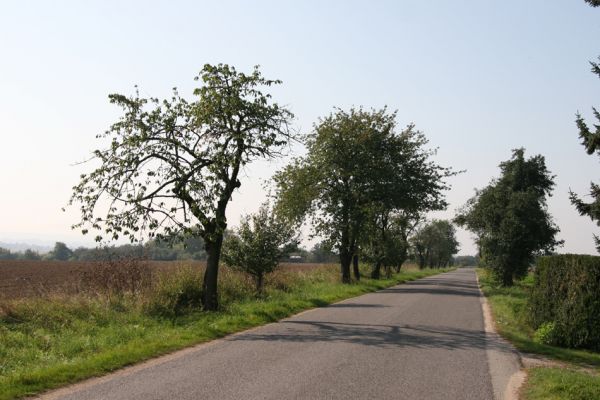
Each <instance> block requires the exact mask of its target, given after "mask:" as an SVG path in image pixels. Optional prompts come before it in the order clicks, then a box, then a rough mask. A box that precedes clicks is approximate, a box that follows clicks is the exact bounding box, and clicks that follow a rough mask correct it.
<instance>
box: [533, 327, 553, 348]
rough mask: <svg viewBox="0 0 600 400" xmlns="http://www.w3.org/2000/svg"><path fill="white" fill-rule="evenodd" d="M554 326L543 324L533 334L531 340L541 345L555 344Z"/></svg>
mask: <svg viewBox="0 0 600 400" xmlns="http://www.w3.org/2000/svg"><path fill="white" fill-rule="evenodd" d="M556 339H557V337H556V324H555V323H554V322H544V323H543V324H542V325H540V327H539V328H537V330H536V331H535V333H534V334H533V340H534V341H536V342H538V343H543V344H556Z"/></svg>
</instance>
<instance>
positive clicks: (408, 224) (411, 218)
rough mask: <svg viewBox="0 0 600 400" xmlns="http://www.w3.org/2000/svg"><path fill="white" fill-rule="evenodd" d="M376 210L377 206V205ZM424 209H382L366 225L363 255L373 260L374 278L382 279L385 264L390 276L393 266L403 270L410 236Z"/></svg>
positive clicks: (372, 274)
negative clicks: (408, 210)
mask: <svg viewBox="0 0 600 400" xmlns="http://www.w3.org/2000/svg"><path fill="white" fill-rule="evenodd" d="M375 209H376V208H375ZM420 212H421V211H418V212H407V211H405V210H401V211H393V210H391V209H387V210H386V209H383V210H382V209H381V208H380V209H379V212H376V213H375V214H374V215H372V216H371V218H369V219H368V221H369V223H368V224H367V226H366V229H367V233H366V234H365V235H364V236H363V241H362V247H363V252H362V255H363V257H364V258H365V259H366V260H367V261H369V262H370V263H371V264H372V266H373V269H372V271H371V277H372V278H374V279H379V278H380V276H381V267H384V268H385V271H386V275H387V276H390V275H391V272H392V268H394V269H395V270H396V272H400V269H401V267H402V264H403V263H404V261H406V259H407V258H408V250H409V243H408V236H409V235H410V233H411V232H412V231H413V230H414V229H415V227H416V226H417V224H418V222H419V220H420V218H421V216H420V215H421V214H420Z"/></svg>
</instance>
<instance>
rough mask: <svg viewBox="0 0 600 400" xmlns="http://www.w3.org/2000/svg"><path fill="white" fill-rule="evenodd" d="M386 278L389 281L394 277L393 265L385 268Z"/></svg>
mask: <svg viewBox="0 0 600 400" xmlns="http://www.w3.org/2000/svg"><path fill="white" fill-rule="evenodd" d="M385 277H386V278H388V279H390V278H391V277H392V266H391V265H386V266H385Z"/></svg>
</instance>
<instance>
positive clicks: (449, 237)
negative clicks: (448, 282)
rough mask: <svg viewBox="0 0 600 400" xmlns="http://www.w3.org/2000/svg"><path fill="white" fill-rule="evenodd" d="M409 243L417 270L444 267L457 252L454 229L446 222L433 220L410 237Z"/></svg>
mask: <svg viewBox="0 0 600 400" xmlns="http://www.w3.org/2000/svg"><path fill="white" fill-rule="evenodd" d="M411 243H412V246H413V252H414V254H415V256H416V259H417V262H418V263H419V268H425V266H428V267H430V268H441V267H445V266H447V265H449V264H450V263H451V262H452V256H453V255H454V254H456V253H458V250H459V247H458V244H459V243H458V240H457V239H456V228H455V227H454V225H452V223H451V222H450V221H447V220H435V219H434V220H433V221H431V222H430V223H427V224H425V225H423V226H421V227H420V229H419V230H417V232H415V234H414V235H413V236H412V237H411Z"/></svg>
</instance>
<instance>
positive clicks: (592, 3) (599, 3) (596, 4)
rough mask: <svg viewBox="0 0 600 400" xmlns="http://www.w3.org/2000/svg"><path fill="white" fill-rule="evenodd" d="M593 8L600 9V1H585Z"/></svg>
mask: <svg viewBox="0 0 600 400" xmlns="http://www.w3.org/2000/svg"><path fill="white" fill-rule="evenodd" d="M585 2H586V3H588V4H589V5H590V6H592V7H600V0H585Z"/></svg>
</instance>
